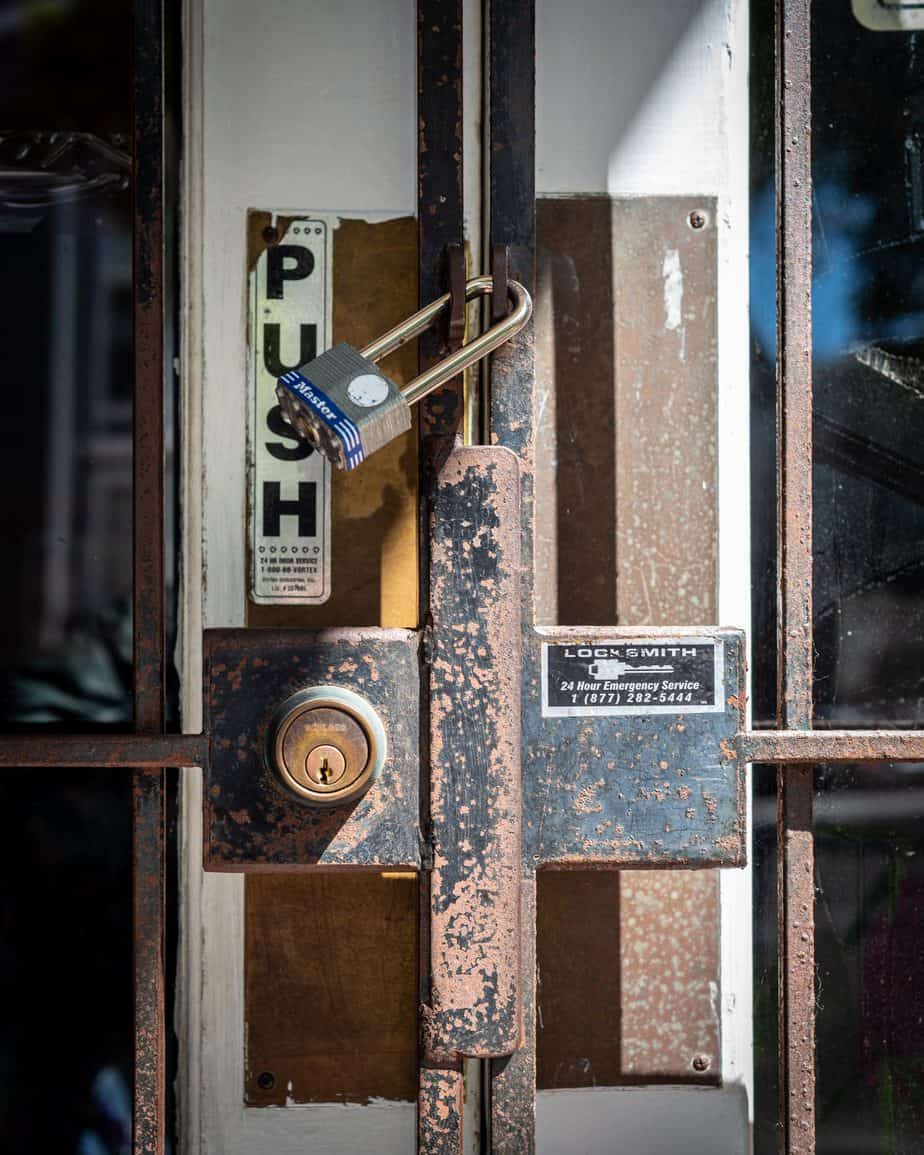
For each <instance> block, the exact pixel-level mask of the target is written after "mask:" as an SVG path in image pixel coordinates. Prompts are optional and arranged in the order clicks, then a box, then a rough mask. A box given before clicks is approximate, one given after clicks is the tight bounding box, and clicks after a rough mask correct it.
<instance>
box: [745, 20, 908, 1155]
mask: <svg viewBox="0 0 924 1155" xmlns="http://www.w3.org/2000/svg"><path fill="white" fill-rule="evenodd" d="M813 13H814V28H813V38H814V83H813V123H812V133H813V170H814V180H815V196H814V222H813V223H814V241H815V247H814V280H813V313H814V324H813V328H814V349H815V361H814V376H815V406H814V445H815V472H814V501H815V507H814V551H815V574H814V599H815V621H814V630H815V649H816V658H815V717H816V724H817V725H819V726H837V727H918V726H922V725H924V662H922V661H921V656H920V655H921V652H922V640H924V260H922V256H924V215H922V208H924V202H922V189H924V183H922V173H924V168H922V163H921V162H922V152H921V142H922V140H924V64H922V61H921V58H920V47H921V46H920V44H919V43H918V38H917V37H916V36H915V35H913V34H911V33H908V32H887V33H886V32H873V31H870V30H868V29H865V28H863V27H861V25H860V24H859V23H858V22H857V21H856V20H855V19H854V17H853V15H852V12H851V7H850V5H849V4H840V3H839V2H838V0H816V2H815V4H814V5H813ZM754 15H755V19H754V23H753V32H752V35H753V36H754V57H753V59H754V64H755V77H754V87H753V93H754V97H753V99H754V104H753V121H752V125H753V135H752V140H753V148H754V153H753V156H754V160H753V170H752V175H753V191H752V238H751V240H752V281H751V293H752V335H753V347H754V360H753V370H754V371H753V377H752V384H753V393H752V396H753V400H754V404H753V410H752V412H753V421H752V444H753V448H754V466H753V474H752V485H753V490H754V493H755V494H757V495H759V494H772V492H773V455H774V412H773V390H774V380H773V357H774V354H775V333H774V277H775V266H774V259H775V258H774V226H773V193H772V181H773V171H772V157H773V144H772V120H771V118H772V75H771V73H770V70H769V68H768V65H769V64H770V62H771V61H772V5H771V4H769V3H764V2H763V0H761V2H760V3H759V4H757V5H755V12H754ZM774 517H775V510H773V508H772V507H771V506H770V504H769V502H768V504H767V505H766V506H765V507H763V508H761V507H760V506H759V505H756V507H755V510H754V522H753V548H754V580H755V596H754V654H755V663H754V704H755V721H756V722H757V724H763V725H767V724H772V720H773V714H774V697H775V676H774V674H775V664H774V659H773V650H774V647H775V606H774V599H775V594H774V582H775V563H774V557H773V554H774V548H775V543H774V535H775V527H774ZM754 784H755V809H754V867H755V871H754V877H755V891H754V895H755V950H756V958H755V1044H756V1046H755V1065H756V1072H755V1086H756V1103H755V1108H756V1114H755V1130H756V1137H755V1150H756V1151H757V1152H758V1155H763V1153H768V1155H769V1153H770V1152H774V1153H775V1152H776V1151H777V1148H778V1142H779V1135H778V1129H777V1090H776V1067H777V1045H776V1000H777V978H778V975H777V963H776V945H777V944H776V927H775V918H776V911H775V907H776V861H775V858H776V829H775V822H776V798H775V789H774V773H773V768H772V767H765V768H759V769H755V773H754ZM815 787H816V793H815V846H816V867H815V885H816V909H815V918H816V933H815V950H816V966H817V969H816V991H817V996H818V1018H817V1064H816V1067H817V1078H818V1083H817V1095H816V1116H817V1150H818V1152H819V1155H835V1153H836V1155H842V1153H845V1152H863V1153H867V1152H869V1153H873V1152H889V1153H893V1155H910V1153H911V1152H919V1151H921V1150H922V1139H921V1136H922V1135H924V953H922V951H921V947H920V944H921V942H922V941H924V940H922V932H924V839H922V835H921V830H922V828H924V827H922V817H924V767H920V766H917V765H913V764H904V765H902V764H895V765H882V764H879V765H875V764H869V765H855V766H830V767H819V768H818V769H817V771H816V775H815Z"/></svg>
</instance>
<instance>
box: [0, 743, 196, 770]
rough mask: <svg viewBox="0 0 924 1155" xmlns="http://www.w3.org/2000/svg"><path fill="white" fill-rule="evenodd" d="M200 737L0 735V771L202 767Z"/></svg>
mask: <svg viewBox="0 0 924 1155" xmlns="http://www.w3.org/2000/svg"><path fill="white" fill-rule="evenodd" d="M207 750H208V742H207V741H206V739H205V737H204V735H202V734H139V735H134V734H3V735H0V767H3V766H9V767H18V766H67V767H95V766H123V767H125V769H127V770H141V769H149V770H153V769H157V768H159V767H161V766H176V767H180V766H204V765H205V757H206V752H207Z"/></svg>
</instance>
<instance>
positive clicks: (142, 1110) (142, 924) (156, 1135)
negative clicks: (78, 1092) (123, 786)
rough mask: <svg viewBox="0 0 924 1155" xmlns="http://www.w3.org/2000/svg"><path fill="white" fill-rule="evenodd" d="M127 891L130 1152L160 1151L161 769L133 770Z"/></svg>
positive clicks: (162, 1019) (162, 1128)
mask: <svg viewBox="0 0 924 1155" xmlns="http://www.w3.org/2000/svg"><path fill="white" fill-rule="evenodd" d="M133 799H134V806H133V810H132V819H133V822H132V830H133V839H132V897H133V913H134V979H135V1063H134V1070H135V1079H134V1151H135V1155H160V1153H161V1152H163V1150H164V1136H165V1125H166V1123H165V1102H166V1098H165V1087H166V1072H165V1066H164V1064H165V1057H166V1046H165V1042H164V1031H165V1026H166V1024H165V1015H164V1008H165V990H164V774H163V772H162V771H160V770H140V771H138V772H137V773H136V774H135V776H134V789H133Z"/></svg>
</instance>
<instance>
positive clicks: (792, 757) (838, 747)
mask: <svg viewBox="0 0 924 1155" xmlns="http://www.w3.org/2000/svg"><path fill="white" fill-rule="evenodd" d="M738 754H739V757H740V758H741V760H742V761H743V762H788V763H794V762H795V763H799V762H803V763H806V762H808V763H813V762H924V730H801V731H800V730H789V731H784V730H751V731H748V732H747V733H745V734H742V735H741V736H740V737H739V738H738Z"/></svg>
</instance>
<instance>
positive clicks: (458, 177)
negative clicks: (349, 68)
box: [417, 0, 464, 1155]
mask: <svg viewBox="0 0 924 1155" xmlns="http://www.w3.org/2000/svg"><path fill="white" fill-rule="evenodd" d="M462 10H463V5H462V0H418V3H417V123H418V136H417V236H418V282H417V283H418V295H419V300H420V302H421V304H423V303H425V302H427V301H431V300H433V298H434V297H438V296H440V295H441V294H442V293H444V292H445V291H446V287H447V286H446V282H447V274H448V273H449V268H448V265H447V261H448V259H449V246H450V245H453V244H458V243H460V242H461V241H462V239H463V232H464V221H463V209H462ZM417 347H418V355H419V363H420V368H421V369H423V368H426V367H427V366H428V365H431V364H432V363H433V362H434V361H435V360H437V359H439V358H440V357H441V356H442V355H443V354H444V353H445V352H446V351H447V344H446V340H445V336H442V335H440V334H439V333H436V332H430V333H428V334H423V335H421V337H420V338H419V340H418V346H417ZM462 408H463V401H462V378H461V377H460V378H459V379H458V380H457V381H453V382H450V383H449V384H448V385H447V386H445V387H444V388H443V389H440V390H438V391H437V392H436V393H434V394H432V395H431V396H429V397H426V398H424V399H423V400H422V401H421V403H420V406H419V413H420V418H419V420H420V433H421V460H420V494H421V502H420V523H419V524H420V532H419V542H420V558H419V574H420V601H421V605H422V606H423V609H424V616H426V614H427V612H428V610H429V606H430V542H429V530H430V502H431V499H432V492H433V487H434V482H435V476H436V474H437V473H438V471H439V468H440V465H441V464H442V463H443V462H444V461H445V460H446V458H447V457H448V456H449V453H450V452H451V450H452V447H453V444H454V440H455V432H456V429H457V428H458V426H459V422H460V419H461V417H462ZM422 673H423V681H422V688H421V695H420V709H421V718H420V733H421V751H420V765H421V782H420V821H421V833H422V835H423V838H424V840H425V842H426V844H427V845H428V846H430V845H431V842H432V838H431V830H430V773H429V771H430V752H429V733H430V717H429V713H430V710H429V705H430V700H429V680H428V672H427V671H426V670H424V671H423V672H422ZM430 857H432V854H431V855H430ZM419 903H420V936H419V940H420V941H419V960H420V972H419V990H420V999H419V1003H420V1006H424V1007H425V1006H428V1005H429V1004H430V1001H431V997H432V993H431V977H430V909H431V878H430V872H429V871H428V870H422V871H421V877H420V894H419ZM423 1043H424V1040H423V1039H422V1044H423ZM462 1084H463V1075H462V1066H461V1062H459V1063H456V1064H454V1065H453V1066H452V1068H451V1069H450V1068H449V1067H447V1065H446V1064H440V1063H439V1062H437V1061H435V1060H434V1057H433V1056H432V1055H431V1054H429V1053H427V1051H426V1050H425V1048H424V1046H423V1045H422V1047H421V1056H420V1073H419V1093H418V1100H417V1145H418V1150H419V1151H420V1152H430V1151H433V1152H441V1153H442V1152H445V1153H446V1155H449V1152H455V1151H456V1150H461V1144H462V1142H463V1136H462Z"/></svg>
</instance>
